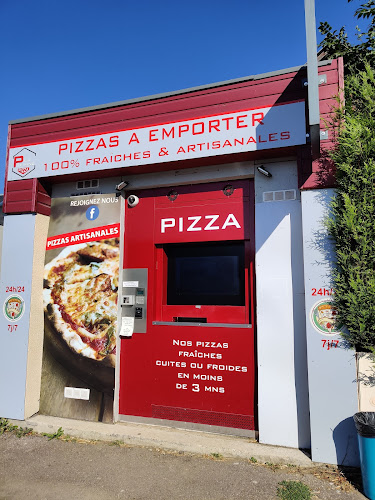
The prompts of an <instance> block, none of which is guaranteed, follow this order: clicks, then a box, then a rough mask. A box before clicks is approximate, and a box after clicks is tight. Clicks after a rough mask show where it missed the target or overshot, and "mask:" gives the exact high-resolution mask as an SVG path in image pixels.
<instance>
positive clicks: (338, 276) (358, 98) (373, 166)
mask: <svg viewBox="0 0 375 500" xmlns="http://www.w3.org/2000/svg"><path fill="white" fill-rule="evenodd" d="M345 87H346V92H345V94H346V96H348V98H347V99H346V103H345V110H340V111H339V112H338V115H337V119H338V121H337V124H338V135H337V142H336V146H335V148H334V149H333V150H332V151H331V152H330V157H331V159H332V160H333V162H334V163H335V167H336V180H337V188H336V196H335V198H334V199H333V200H332V205H331V210H332V217H331V218H330V220H329V221H328V228H329V232H330V234H331V236H332V237H333V239H334V243H335V247H336V259H337V261H336V266H335V270H334V289H335V295H334V302H335V304H336V306H337V309H338V320H339V322H340V323H342V324H344V325H346V327H347V329H348V333H347V334H346V335H345V334H344V336H345V337H346V339H347V340H348V342H349V343H350V345H351V346H352V347H354V348H356V349H357V350H360V351H372V350H373V348H374V346H375V73H374V70H373V69H372V68H371V67H370V65H369V64H368V65H367V66H366V67H365V69H364V70H363V71H361V72H360V73H359V74H358V75H355V76H349V77H348V78H347V79H346V81H345Z"/></svg>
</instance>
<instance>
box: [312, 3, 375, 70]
mask: <svg viewBox="0 0 375 500" xmlns="http://www.w3.org/2000/svg"><path fill="white" fill-rule="evenodd" d="M352 1H353V0H348V2H349V3H350V2H352ZM354 15H355V17H356V19H365V20H368V21H369V26H368V28H367V31H365V32H361V31H360V30H359V28H358V27H356V38H357V43H355V44H352V43H350V42H349V40H348V34H347V32H346V29H345V27H344V26H343V27H341V28H340V29H339V30H338V31H337V30H334V29H333V28H332V26H330V24H328V23H327V22H322V23H320V25H319V31H320V33H321V34H322V35H324V37H325V38H324V40H323V41H322V42H321V43H320V45H319V47H320V48H322V49H323V50H324V52H325V54H326V57H327V58H335V57H340V56H343V57H344V63H345V70H346V72H347V73H348V74H351V75H356V74H358V72H360V71H364V69H365V66H366V64H368V65H370V66H371V67H372V68H375V0H368V1H367V2H364V3H362V4H361V5H360V6H359V7H358V9H357V10H356V11H355V14H354Z"/></svg>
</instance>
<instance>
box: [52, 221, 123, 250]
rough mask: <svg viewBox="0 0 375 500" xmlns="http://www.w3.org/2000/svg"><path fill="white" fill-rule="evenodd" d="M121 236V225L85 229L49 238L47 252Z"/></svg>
mask: <svg viewBox="0 0 375 500" xmlns="http://www.w3.org/2000/svg"><path fill="white" fill-rule="evenodd" d="M119 236H120V224H111V225H109V226H101V227H95V228H92V229H85V230H83V231H75V232H73V233H65V234H60V235H58V236H52V237H50V238H47V244H46V250H51V249H52V248H60V247H67V246H70V245H76V244H77V243H88V242H90V241H100V240H106V239H109V238H118V237H119Z"/></svg>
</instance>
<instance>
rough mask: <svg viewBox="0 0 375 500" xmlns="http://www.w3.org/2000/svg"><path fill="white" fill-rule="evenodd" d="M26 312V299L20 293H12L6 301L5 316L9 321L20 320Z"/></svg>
mask: <svg viewBox="0 0 375 500" xmlns="http://www.w3.org/2000/svg"><path fill="white" fill-rule="evenodd" d="M24 312H25V301H24V300H23V298H22V297H20V296H19V295H11V296H10V297H8V298H7V299H6V301H5V302H4V316H5V318H6V319H7V320H9V321H18V320H19V319H21V317H22V316H23V313H24Z"/></svg>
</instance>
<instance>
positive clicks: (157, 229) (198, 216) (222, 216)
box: [154, 200, 249, 243]
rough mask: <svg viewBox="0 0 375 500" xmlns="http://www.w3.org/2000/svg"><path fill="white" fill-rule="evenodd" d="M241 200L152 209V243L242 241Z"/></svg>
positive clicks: (245, 231)
mask: <svg viewBox="0 0 375 500" xmlns="http://www.w3.org/2000/svg"><path fill="white" fill-rule="evenodd" d="M244 208H245V209H248V204H246V206H245V207H244V205H243V201H242V200H235V201H233V202H227V203H223V204H218V203H216V204H209V205H187V206H184V207H175V206H173V205H172V206H170V207H168V208H167V207H165V208H157V209H156V210H155V226H154V241H155V243H177V242H185V241H191V242H194V241H217V240H243V239H245V238H246V237H247V235H248V229H249V228H248V225H246V224H245V223H244V221H245V214H244Z"/></svg>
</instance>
